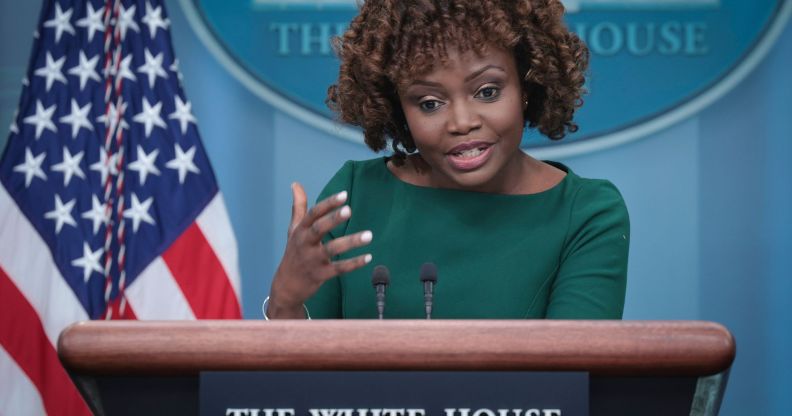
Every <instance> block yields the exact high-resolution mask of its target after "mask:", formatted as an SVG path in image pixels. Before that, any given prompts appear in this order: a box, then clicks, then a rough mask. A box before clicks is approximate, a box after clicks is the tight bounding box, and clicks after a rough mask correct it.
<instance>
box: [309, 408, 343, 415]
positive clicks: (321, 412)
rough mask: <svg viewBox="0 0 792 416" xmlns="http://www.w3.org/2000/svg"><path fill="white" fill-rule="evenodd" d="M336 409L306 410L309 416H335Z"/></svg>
mask: <svg viewBox="0 0 792 416" xmlns="http://www.w3.org/2000/svg"><path fill="white" fill-rule="evenodd" d="M336 410H337V409H308V411H309V412H310V413H311V416H335V414H336Z"/></svg>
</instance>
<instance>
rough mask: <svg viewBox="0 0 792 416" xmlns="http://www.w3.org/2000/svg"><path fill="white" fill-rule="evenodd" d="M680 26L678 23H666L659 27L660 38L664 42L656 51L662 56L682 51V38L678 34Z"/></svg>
mask: <svg viewBox="0 0 792 416" xmlns="http://www.w3.org/2000/svg"><path fill="white" fill-rule="evenodd" d="M681 30H682V24H681V23H679V22H668V23H665V24H663V25H662V26H661V27H660V38H661V39H662V40H664V41H665V43H661V44H660V46H659V47H658V50H659V51H660V53H662V54H663V55H674V54H677V53H679V51H680V50H681V49H682V38H681V36H682V35H681V34H680V33H679V32H680V31H681Z"/></svg>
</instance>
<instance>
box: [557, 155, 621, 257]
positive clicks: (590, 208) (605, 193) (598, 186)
mask: <svg viewBox="0 0 792 416" xmlns="http://www.w3.org/2000/svg"><path fill="white" fill-rule="evenodd" d="M567 174H568V175H569V176H570V177H569V188H568V192H569V194H568V196H569V198H570V205H569V222H568V224H569V230H568V233H567V243H568V247H570V246H575V243H576V242H578V243H580V242H583V241H587V240H589V239H590V238H594V237H597V238H607V239H612V240H611V241H623V242H624V243H625V244H629V237H630V218H629V214H628V211H627V205H626V203H625V202H624V198H623V197H622V194H621V192H619V190H618V188H616V186H615V185H614V184H613V183H612V182H611V181H608V180H605V179H589V178H583V177H580V176H578V175H576V174H575V173H573V172H572V171H571V170H569V169H568V168H567Z"/></svg>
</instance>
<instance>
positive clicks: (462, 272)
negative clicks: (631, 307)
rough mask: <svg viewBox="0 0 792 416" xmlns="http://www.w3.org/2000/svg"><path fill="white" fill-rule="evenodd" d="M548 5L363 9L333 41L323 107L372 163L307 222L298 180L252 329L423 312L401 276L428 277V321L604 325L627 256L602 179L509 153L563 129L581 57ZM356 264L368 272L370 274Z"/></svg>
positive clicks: (335, 187) (472, 3)
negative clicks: (285, 321) (384, 299)
mask: <svg viewBox="0 0 792 416" xmlns="http://www.w3.org/2000/svg"><path fill="white" fill-rule="evenodd" d="M562 17H563V6H562V5H561V4H560V2H559V1H557V0H519V1H515V0H484V1H482V0H409V1H406V0H368V1H366V2H365V3H364V4H363V6H362V7H361V10H360V15H359V16H357V17H356V18H355V19H354V20H353V21H352V23H351V25H350V28H349V30H348V31H347V32H346V33H345V34H344V35H343V37H342V38H341V39H339V40H338V41H337V44H336V50H337V52H338V54H339V57H340V59H341V69H340V73H339V78H338V83H337V84H336V85H333V86H331V87H330V89H329V91H328V103H329V105H330V106H331V108H333V109H334V110H335V111H336V112H337V113H338V114H339V116H340V118H341V120H343V121H344V122H347V123H350V124H353V125H358V126H361V127H362V128H363V131H364V135H365V140H366V143H367V144H368V146H369V147H370V148H371V149H372V150H374V151H381V150H383V149H385V148H386V146H387V145H388V144H390V147H391V149H392V152H393V155H392V156H390V157H385V158H378V159H373V160H369V161H363V162H347V163H346V164H345V165H344V166H343V167H342V168H341V170H340V171H339V172H338V173H337V174H336V175H335V176H334V177H333V179H332V180H331V181H330V183H329V184H328V185H327V186H326V187H325V189H324V191H323V192H322V194H321V195H320V197H319V201H320V202H318V203H317V204H316V206H314V207H313V208H312V209H311V210H310V211H307V209H306V207H307V204H306V197H305V193H304V191H303V190H302V187H301V186H300V185H299V184H294V185H293V187H292V190H293V194H294V205H293V208H292V222H291V225H290V228H289V239H288V242H287V247H286V252H285V254H284V256H283V259H282V261H281V264H280V265H279V267H278V270H277V272H276V275H275V277H274V279H273V283H272V289H271V292H270V297H269V298H268V301H267V302H265V305H264V311H265V317H267V318H304V317H305V316H306V312H309V313H310V315H311V316H312V317H314V318H316V317H326V318H373V317H376V305H375V301H374V292H373V289H372V288H371V280H370V276H371V272H372V269H373V267H374V265H375V264H382V265H385V266H387V267H388V268H389V269H390V271H391V283H390V286H389V288H388V303H387V304H388V307H387V309H386V312H385V317H386V318H421V317H423V316H424V299H423V291H422V287H423V286H422V283H421V282H420V281H419V279H418V273H419V272H418V271H419V269H420V267H421V264H423V263H424V262H434V263H435V264H436V265H437V269H438V270H439V280H438V284H437V287H436V289H435V303H434V314H433V316H434V317H439V318H571V319H593V318H606V319H619V318H621V315H622V311H623V307H624V292H625V284H626V273H627V252H628V246H629V221H628V217H627V210H626V208H625V206H624V202H623V200H622V198H621V195H620V194H619V192H618V191H617V190H616V188H615V187H614V186H613V185H612V184H611V183H609V182H607V181H602V180H591V179H584V178H581V177H578V176H577V175H575V174H574V173H573V172H572V171H571V170H570V169H569V168H567V167H566V166H564V165H562V164H560V163H555V162H543V161H538V160H536V159H533V158H532V157H530V156H528V155H526V154H524V153H523V152H522V151H520V147H519V146H520V141H521V138H522V135H523V129H524V128H525V127H526V125H527V126H529V127H531V128H536V129H538V130H539V131H540V132H541V133H543V134H544V135H546V136H547V137H549V138H551V139H561V138H562V137H564V136H565V135H566V133H567V132H573V131H575V130H576V129H577V126H576V125H575V123H574V122H573V120H572V117H573V114H574V111H575V109H576V108H577V107H579V106H580V104H581V103H582V100H581V95H582V93H583V84H584V82H585V78H584V72H585V70H586V68H587V65H588V50H587V49H586V47H585V46H584V45H583V44H582V42H581V41H580V40H579V39H578V38H577V36H575V35H574V34H572V33H570V32H569V31H568V30H567V28H566V27H565V25H564V24H563V21H562ZM372 259H373V261H372Z"/></svg>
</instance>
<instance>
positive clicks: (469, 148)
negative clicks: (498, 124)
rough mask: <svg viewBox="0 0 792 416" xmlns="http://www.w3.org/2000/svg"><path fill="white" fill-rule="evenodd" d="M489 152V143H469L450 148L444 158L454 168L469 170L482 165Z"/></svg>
mask: <svg viewBox="0 0 792 416" xmlns="http://www.w3.org/2000/svg"><path fill="white" fill-rule="evenodd" d="M491 154H492V144H491V143H471V144H466V145H461V146H458V148H457V149H452V150H451V151H450V152H448V153H447V156H446V158H447V160H448V162H449V163H450V164H451V166H453V167H454V168H455V169H457V170H463V171H469V170H474V169H478V168H480V167H481V166H483V165H484V164H485V163H486V162H487V160H488V159H489V156H490V155H491Z"/></svg>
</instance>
